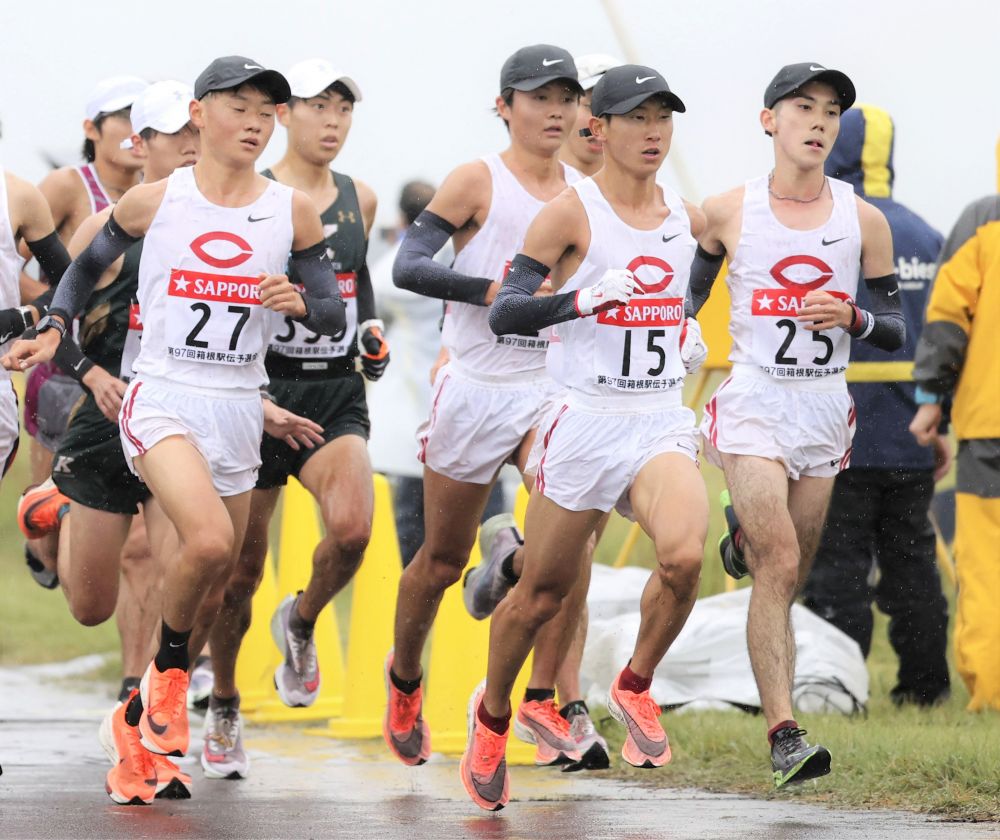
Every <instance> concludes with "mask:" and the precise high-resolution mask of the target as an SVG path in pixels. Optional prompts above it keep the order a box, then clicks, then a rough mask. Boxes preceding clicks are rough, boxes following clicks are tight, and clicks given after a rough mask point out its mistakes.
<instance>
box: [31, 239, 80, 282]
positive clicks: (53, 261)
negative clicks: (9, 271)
mask: <svg viewBox="0 0 1000 840" xmlns="http://www.w3.org/2000/svg"><path fill="white" fill-rule="evenodd" d="M28 248H30V249H31V253H32V254H33V255H34V257H35V259H36V260H38V267H39V268H40V269H41V270H42V274H44V275H45V277H46V278H47V279H48V281H49V283H51V284H52V285H53V286H55V285H57V284H58V283H59V281H60V280H61V279H62V276H63V274H65V273H66V269H67V268H69V263H70V260H69V254H68V253H67V252H66V246H65V245H63V244H62V240H61V239H60V238H59V235H58V234H57V233H56V232H55V231H52V233H50V234H49V235H48V236H43V237H42V238H41V239H36V240H35V241H34V242H29V243H28Z"/></svg>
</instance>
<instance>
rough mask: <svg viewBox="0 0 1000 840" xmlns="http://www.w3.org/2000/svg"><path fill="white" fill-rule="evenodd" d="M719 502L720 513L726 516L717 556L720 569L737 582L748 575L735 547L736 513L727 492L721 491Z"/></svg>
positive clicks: (738, 526) (744, 560) (737, 521)
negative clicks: (720, 505)
mask: <svg viewBox="0 0 1000 840" xmlns="http://www.w3.org/2000/svg"><path fill="white" fill-rule="evenodd" d="M719 502H720V503H721V504H722V512H723V513H724V514H725V516H726V528H727V531H726V533H725V534H723V535H722V538H721V539H720V540H719V554H720V555H721V556H722V567H723V568H724V569H725V570H726V574H727V575H729V577H731V578H735V579H736V580H739V579H740V578H745V577H746V576H747V575H748V574H750V570H749V569H748V568H747V561H746V558H745V557H744V556H743V552H742V551H741V550H740V549H738V548H737V547H736V532H737V531H739V529H740V523H739V520H738V519H737V518H736V511H735V510H733V500H732V499H731V498H729V491H728V490H723V491H722V493H720V494H719Z"/></svg>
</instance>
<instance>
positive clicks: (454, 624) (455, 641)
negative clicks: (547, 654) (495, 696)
mask: <svg viewBox="0 0 1000 840" xmlns="http://www.w3.org/2000/svg"><path fill="white" fill-rule="evenodd" d="M479 562H480V553H479V542H478V540H477V541H476V545H475V546H474V547H473V549H472V555H471V556H470V558H469V566H470V567H472V566H475V565H477V564H478V563H479ZM489 640H490V626H489V622H488V621H476V620H475V619H474V618H472V616H470V615H469V613H468V612H467V611H466V609H465V604H464V603H463V602H462V584H461V582H459V583H457V584H455V585H454V586H452V587H451V588H450V589H449V590H448V591H447V592H445V594H444V598H443V599H442V600H441V607H440V609H439V610H438V614H437V619H436V620H435V622H434V635H433V636H432V638H431V657H430V665H429V667H428V672H429V673H428V679H427V703H426V704H425V706H424V718H425V719H426V720H427V723H428V725H429V726H430V730H431V748H432V749H433V750H434V751H435V752H441V753H445V754H446V755H460V754H461V753H462V752H463V751H464V750H465V745H466V741H467V740H468V730H467V722H466V713H467V709H468V705H469V697H470V695H471V694H472V692H473V690H474V689H475V687H476V686H477V685H478V684H479V683H480V681H481V680H482V679H483V677H485V676H486V660H487V656H488V654H489ZM530 674H531V657H530V656H529V657H528V661H527V662H526V663H525V664H524V667H523V668H522V669H521V673H520V674H519V675H518V678H517V682H516V683H515V685H514V692H513V698H512V700H513V703H514V704H515V706H516V703H517V701H518V700H519V699H520V698H521V697H522V696H524V689H525V687H526V686H527V684H528V676H529V675H530ZM383 702H384V701H383ZM534 757H535V748H534V746H532V745H531V744H525V743H523V742H521V741H519V740H518V739H517V738H515V737H512V738H511V739H510V740H509V741H508V742H507V762H508V763H509V764H532V763H534Z"/></svg>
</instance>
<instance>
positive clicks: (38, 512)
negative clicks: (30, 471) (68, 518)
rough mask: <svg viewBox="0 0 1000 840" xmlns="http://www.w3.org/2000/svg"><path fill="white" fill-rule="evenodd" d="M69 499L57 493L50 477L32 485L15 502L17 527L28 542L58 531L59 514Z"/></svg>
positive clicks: (67, 504)
mask: <svg viewBox="0 0 1000 840" xmlns="http://www.w3.org/2000/svg"><path fill="white" fill-rule="evenodd" d="M64 506H66V507H67V509H68V506H69V499H68V498H67V497H66V496H64V495H63V494H62V493H60V492H59V488H58V487H56V484H55V482H54V481H53V480H52V477H51V476H50V477H49V478H47V479H45V481H43V482H42V483H41V484H33V485H32V486H31V487H29V488H28V489H27V490H25V491H24V492H23V493H22V494H21V498H20V499H19V500H18V502H17V525H18V527H19V528H20V529H21V533H22V534H24V536H25V537H27V538H28V539H29V540H38V539H41V538H42V537H44V536H45V535H46V534H51V533H52V532H53V531H57V530H59V518H60V512H61V511H62V509H63V507H64Z"/></svg>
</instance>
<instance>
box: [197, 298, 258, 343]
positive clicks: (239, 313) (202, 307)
mask: <svg viewBox="0 0 1000 840" xmlns="http://www.w3.org/2000/svg"><path fill="white" fill-rule="evenodd" d="M226 309H227V311H228V312H229V313H230V314H232V315H235V316H236V320H235V322H234V324H233V332H232V334H231V335H230V337H229V350H230V351H233V350H235V349H236V346H237V344H239V341H240V335H241V333H242V332H243V328H244V327H245V326H246V324H247V321H249V320H250V307H249V306H229V307H227V308H226ZM191 311H192V312H197V313H199V317H198V323H197V324H195V325H194V329H192V330H191V332H189V333H188V334H187V338H186V339H184V343H185V344H186V345H187V346H188V347H198V348H201V349H203V350H204V349H207V348H208V346H209V342H208V341H205V340H203V339H200V338H198V336H199V335H200V334H201V332H202V330H204V329H205V327H206V326H207V325H208V322H209V321H210V320H211V318H212V307H210V306H209V305H208V304H207V303H200V302H199V303H192V304H191ZM216 317H218V314H217V316H216Z"/></svg>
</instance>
